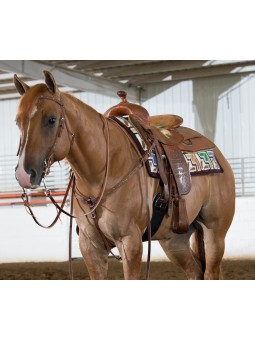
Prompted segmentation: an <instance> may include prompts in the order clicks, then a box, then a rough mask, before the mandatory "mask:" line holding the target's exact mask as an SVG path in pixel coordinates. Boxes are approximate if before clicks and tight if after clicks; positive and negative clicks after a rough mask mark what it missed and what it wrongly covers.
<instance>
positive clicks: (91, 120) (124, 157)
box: [66, 98, 137, 197]
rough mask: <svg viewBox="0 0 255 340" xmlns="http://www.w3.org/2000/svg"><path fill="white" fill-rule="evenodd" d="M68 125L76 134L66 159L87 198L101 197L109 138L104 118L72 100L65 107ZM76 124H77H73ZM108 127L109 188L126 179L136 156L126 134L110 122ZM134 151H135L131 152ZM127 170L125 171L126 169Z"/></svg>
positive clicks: (86, 106)
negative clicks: (124, 176) (99, 195)
mask: <svg viewBox="0 0 255 340" xmlns="http://www.w3.org/2000/svg"><path fill="white" fill-rule="evenodd" d="M66 115H67V120H68V122H67V124H68V125H69V129H70V131H72V129H74V130H73V131H72V132H73V133H74V134H75V137H74V143H73V145H72V147H71V149H70V152H69V154H68V156H67V157H66V158H67V160H68V162H69V164H70V166H71V168H72V170H73V171H74V173H75V175H76V179H77V187H78V188H80V189H81V191H82V192H83V193H84V195H87V196H94V197H96V196H98V194H99V190H100V188H101V187H102V184H103V181H104V178H105V171H106V162H107V135H106V126H105V124H106V123H105V121H104V120H103V117H102V116H101V115H100V114H99V113H98V112H97V111H95V110H94V109H93V108H91V107H90V106H88V105H86V104H84V103H82V102H80V101H78V100H76V98H74V99H72V103H69V105H66ZM72 122H74V123H72ZM108 125H109V134H110V138H109V148H110V158H109V177H108V182H107V188H108V189H109V188H111V187H112V186H113V185H114V184H115V183H116V181H120V180H121V179H122V178H123V174H126V172H127V169H130V168H132V166H133V164H134V162H137V157H136V156H135V157H134V151H133V149H132V147H131V146H130V142H129V141H128V140H127V138H126V137H125V135H124V134H123V133H121V131H120V129H119V128H117V127H116V126H115V125H114V124H113V123H112V122H111V121H108ZM131 149H132V150H131ZM123 169H124V170H123Z"/></svg>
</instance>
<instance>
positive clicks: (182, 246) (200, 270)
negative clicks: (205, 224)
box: [159, 225, 204, 280]
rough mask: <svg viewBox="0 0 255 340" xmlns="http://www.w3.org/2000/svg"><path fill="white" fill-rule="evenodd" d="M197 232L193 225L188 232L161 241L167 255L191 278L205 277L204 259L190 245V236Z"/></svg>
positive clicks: (199, 278)
mask: <svg viewBox="0 0 255 340" xmlns="http://www.w3.org/2000/svg"><path fill="white" fill-rule="evenodd" d="M196 232H197V231H196V229H195V228H194V226H193V225H191V226H190V229H189V231H188V233H186V234H181V235H178V234H174V235H173V236H172V237H171V238H170V239H167V240H160V241H159V243H160V245H161V247H162V249H163V250H164V252H165V253H166V255H167V257H168V258H169V259H170V260H171V262H172V263H174V264H176V265H178V266H179V267H180V268H181V269H182V270H183V271H184V272H185V274H186V276H187V278H188V279H189V280H202V279H203V278H204V261H202V260H201V256H200V255H199V254H198V253H197V252H196V250H192V249H191V247H190V237H191V235H192V234H194V233H196ZM198 238H199V236H198ZM195 242H196V240H195ZM198 248H199V247H197V248H196V249H198Z"/></svg>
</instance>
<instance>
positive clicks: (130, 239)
mask: <svg viewBox="0 0 255 340" xmlns="http://www.w3.org/2000/svg"><path fill="white" fill-rule="evenodd" d="M116 246H117V248H118V250H119V253H120V255H121V258H122V264H123V272H124V279H125V280H139V279H140V272H141V264H142V252H143V245H142V240H141V236H140V235H139V233H138V232H137V234H136V233H134V234H131V235H127V236H125V237H121V238H120V239H119V240H118V241H117V242H116Z"/></svg>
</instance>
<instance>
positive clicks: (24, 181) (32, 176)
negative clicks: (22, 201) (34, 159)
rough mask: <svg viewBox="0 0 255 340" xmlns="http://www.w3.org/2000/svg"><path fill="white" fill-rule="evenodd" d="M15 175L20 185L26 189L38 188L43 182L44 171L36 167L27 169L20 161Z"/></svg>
mask: <svg viewBox="0 0 255 340" xmlns="http://www.w3.org/2000/svg"><path fill="white" fill-rule="evenodd" d="M15 177H16V179H17V181H18V183H19V185H20V186H21V187H22V188H24V189H36V188H38V186H39V185H40V183H41V180H42V177H43V172H41V171H37V170H35V169H32V168H31V169H29V172H27V171H25V169H24V167H23V166H22V165H21V164H20V163H19V164H18V165H17V167H16V171H15Z"/></svg>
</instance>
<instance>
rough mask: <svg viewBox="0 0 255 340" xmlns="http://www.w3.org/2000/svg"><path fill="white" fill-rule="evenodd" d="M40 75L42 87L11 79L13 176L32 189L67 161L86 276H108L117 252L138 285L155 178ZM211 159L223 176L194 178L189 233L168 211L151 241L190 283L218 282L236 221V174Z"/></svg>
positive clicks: (115, 133) (130, 146)
mask: <svg viewBox="0 0 255 340" xmlns="http://www.w3.org/2000/svg"><path fill="white" fill-rule="evenodd" d="M44 74H45V84H37V85H35V86H32V87H31V88H30V87H29V86H28V85H27V84H26V83H24V82H23V81H22V80H21V79H19V78H18V77H17V76H16V75H15V77H14V82H15V85H16V88H17V90H18V92H19V93H20V94H21V95H22V97H21V100H20V103H19V107H18V113H17V117H16V121H17V124H18V127H19V129H20V132H21V144H20V149H19V160H18V165H17V168H16V178H17V180H18V182H19V184H20V186H21V187H23V188H36V187H38V186H39V185H40V183H41V180H42V178H43V177H44V176H45V173H46V172H47V171H49V168H50V166H51V164H53V163H54V162H57V161H60V160H62V159H66V160H67V161H68V163H69V164H70V167H71V169H72V171H73V173H74V176H75V180H76V185H75V188H74V189H73V190H74V191H75V192H74V195H73V208H74V215H75V216H76V221H77V225H78V226H79V246H80V250H81V253H82V256H83V258H84V261H85V264H86V266H87V269H88V272H89V275H90V278H91V279H105V278H107V270H108V255H109V252H110V250H111V249H112V248H114V247H117V249H118V251H119V253H120V255H121V258H122V263H123V272H124V278H125V279H139V278H140V270H141V262H142V249H143V245H142V235H143V233H144V231H145V229H146V226H147V224H148V207H149V209H150V215H152V211H151V210H152V202H153V199H154V197H155V195H156V194H157V193H158V192H159V191H160V188H161V185H160V179H157V178H153V177H151V176H149V174H148V172H147V171H146V170H145V159H143V160H142V161H141V156H140V155H139V153H138V152H137V149H136V147H135V146H134V143H133V142H132V140H131V139H130V138H129V136H128V135H127V133H126V132H125V131H124V130H123V129H122V128H120V126H119V125H118V124H117V123H116V121H114V120H112V119H109V118H106V117H105V116H103V115H101V114H100V113H98V112H97V111H96V110H94V109H93V108H92V107H90V106H88V105H86V104H85V103H83V102H81V101H80V100H78V99H76V98H75V97H73V96H72V95H70V94H66V93H62V92H61V91H60V90H59V89H58V87H57V85H56V82H55V80H54V77H53V76H52V74H51V73H49V72H48V71H45V72H44ZM162 119H163V120H164V117H163V118H162V116H161V120H162ZM183 129H185V128H183ZM214 154H215V157H216V158H217V160H218V162H219V164H220V165H221V168H222V169H223V171H222V172H220V173H207V174H204V175H202V176H192V186H191V190H190V191H189V193H187V194H186V195H185V204H186V214H187V219H188V223H189V224H190V227H189V229H188V231H187V232H186V233H184V234H176V233H174V232H173V230H172V229H171V227H170V226H171V213H168V214H165V216H164V218H163V221H162V223H161V225H160V228H159V229H158V231H157V232H156V233H155V235H153V237H152V240H158V241H159V243H160V245H161V246H162V248H163V250H164V251H165V253H166V255H167V256H168V258H169V259H170V260H171V261H172V262H173V263H175V264H177V265H179V266H180V267H181V268H182V269H183V271H184V272H185V273H186V275H187V278H188V279H219V278H220V277H221V270H220V265H221V261H222V258H223V255H224V245H225V236H226V233H227V231H228V229H229V227H230V225H231V222H232V219H233V215H234V209H235V184H234V176H233V172H232V170H231V167H230V165H229V164H228V162H227V161H226V159H225V158H224V156H223V155H222V153H221V152H220V150H219V149H218V148H217V147H216V148H215V149H214ZM95 214H96V216H97V218H96V223H95V218H94V217H95Z"/></svg>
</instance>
